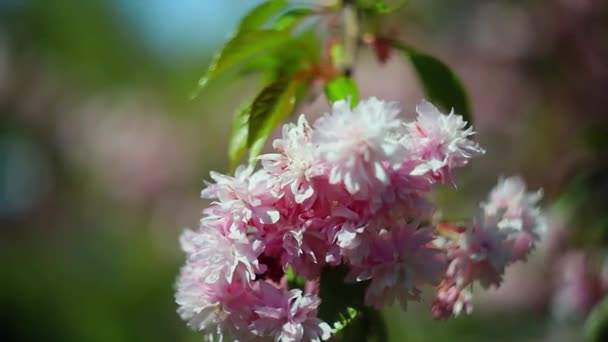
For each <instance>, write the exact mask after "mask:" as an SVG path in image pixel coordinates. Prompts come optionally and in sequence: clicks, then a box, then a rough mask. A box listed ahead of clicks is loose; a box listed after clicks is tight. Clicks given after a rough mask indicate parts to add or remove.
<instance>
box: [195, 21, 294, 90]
mask: <svg viewBox="0 0 608 342" xmlns="http://www.w3.org/2000/svg"><path fill="white" fill-rule="evenodd" d="M290 39H291V37H290V35H289V34H287V33H285V32H280V31H276V30H261V31H251V32H243V33H241V34H238V35H236V36H235V37H233V38H232V39H230V40H229V41H228V43H226V45H225V46H224V48H223V49H222V51H221V52H220V53H218V54H217V55H216V56H215V58H214V59H213V62H212V63H211V65H210V66H209V69H208V70H207V73H206V74H205V76H203V77H202V78H201V80H200V81H199V90H200V89H202V88H203V87H205V86H206V85H207V84H208V82H209V81H211V80H213V79H215V78H216V77H218V76H219V75H221V74H223V73H225V72H228V71H230V70H232V69H234V68H237V67H240V66H242V65H243V64H246V63H247V62H251V61H252V60H254V58H255V57H257V56H260V55H262V54H268V53H270V52H271V51H273V50H274V49H276V48H277V47H279V46H281V45H282V44H285V43H286V42H288V41H289V40H290Z"/></svg>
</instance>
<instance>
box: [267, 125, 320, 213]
mask: <svg viewBox="0 0 608 342" xmlns="http://www.w3.org/2000/svg"><path fill="white" fill-rule="evenodd" d="M311 135H312V129H311V128H310V125H309V124H308V121H306V117H304V115H300V117H299V118H298V123H297V125H294V124H286V125H284V126H283V137H282V139H276V140H275V141H274V142H273V144H272V146H273V147H274V148H275V149H276V150H277V151H278V152H280V153H273V154H265V155H262V156H259V157H258V159H260V160H261V161H262V165H263V167H264V169H265V170H267V171H268V172H269V173H271V174H273V175H275V176H276V177H277V180H278V182H279V184H280V188H281V189H285V190H287V191H289V192H290V193H291V195H292V196H293V198H294V200H295V202H296V203H298V204H302V203H304V202H305V201H307V200H309V199H311V198H312V197H313V195H314V194H315V191H314V187H313V184H312V177H313V175H314V173H315V164H314V160H313V154H314V147H313V145H312V142H311Z"/></svg>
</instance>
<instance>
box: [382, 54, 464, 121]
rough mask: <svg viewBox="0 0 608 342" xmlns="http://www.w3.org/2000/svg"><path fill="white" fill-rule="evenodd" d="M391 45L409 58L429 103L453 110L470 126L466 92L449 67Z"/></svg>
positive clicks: (425, 55)
mask: <svg viewBox="0 0 608 342" xmlns="http://www.w3.org/2000/svg"><path fill="white" fill-rule="evenodd" d="M391 43H392V46H393V47H395V48H397V49H399V50H401V51H403V52H404V53H405V55H406V56H407V57H408V58H409V60H410V62H411V63H412V65H413V66H414V69H415V70H416V74H417V75H418V78H419V79H420V81H421V83H422V86H423V88H424V91H425V92H426V94H427V96H428V97H429V98H430V100H431V102H434V103H435V104H438V105H440V106H441V107H443V108H444V109H445V110H450V109H454V111H455V112H456V113H457V114H459V115H462V116H463V118H464V119H465V121H467V122H468V123H469V124H472V118H471V108H470V106H469V100H468V97H467V93H466V90H465V89H464V86H463V85H462V82H461V81H460V80H459V79H458V76H456V74H455V73H454V72H453V71H452V70H451V69H450V67H449V66H447V65H446V64H445V63H443V62H442V61H440V60H438V59H437V58H435V57H433V56H431V55H427V54H424V53H421V52H419V51H416V50H415V49H413V48H411V47H409V46H407V45H405V44H402V43H399V42H391Z"/></svg>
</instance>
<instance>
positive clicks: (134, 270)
mask: <svg viewBox="0 0 608 342" xmlns="http://www.w3.org/2000/svg"><path fill="white" fill-rule="evenodd" d="M257 3H258V1H253V0H252V1H247V0H222V1H211V0H209V1H206V0H172V1H169V0H145V1H144V0H87V1H82V0H80V1H79V0H54V1H48V0H47V1H45V0H0V120H1V121H0V260H1V261H2V264H1V268H0V270H1V271H0V322H1V323H0V340H1V341H42V340H45V341H104V342H105V341H199V340H201V339H202V337H201V336H200V335H199V334H196V333H193V332H190V331H189V330H188V329H187V327H186V325H185V324H184V322H181V321H180V319H179V317H178V316H177V314H176V313H175V309H176V305H175V304H174V302H173V285H174V280H175V277H176V275H177V271H178V269H179V267H180V265H181V263H182V262H183V257H182V255H181V253H180V251H179V247H178V244H177V237H178V236H179V234H180V232H181V230H182V229H183V228H184V227H188V226H190V227H192V226H195V225H196V224H197V221H198V219H199V216H200V212H201V210H202V209H203V207H204V205H205V203H204V202H203V201H201V200H200V199H199V198H198V194H199V191H200V189H201V188H202V186H203V180H204V179H207V178H208V176H207V175H208V171H209V170H221V171H224V170H226V168H227V164H228V158H227V155H226V150H227V143H228V141H227V140H228V137H227V136H228V131H229V126H230V120H231V118H232V112H233V110H234V104H235V103H237V102H238V101H235V100H234V99H235V98H240V97H242V96H243V93H244V92H247V90H248V89H249V88H250V87H251V84H255V82H257V81H256V80H251V79H243V80H241V82H231V83H226V84H222V85H219V86H217V87H215V88H213V89H211V90H209V91H206V92H205V93H204V94H202V95H201V96H200V97H198V98H196V99H194V100H192V99H190V95H191V94H192V91H193V90H194V89H195V88H196V83H197V81H198V78H199V77H200V75H202V74H203V73H204V71H205V69H206V67H207V65H208V63H209V61H210V58H211V56H212V55H213V52H214V51H215V50H217V49H218V48H219V47H220V46H221V44H222V43H223V42H224V41H225V39H226V37H227V35H228V34H229V32H230V31H231V30H233V29H234V27H235V25H236V23H238V20H239V19H240V17H241V16H242V15H243V14H244V13H246V11H247V10H248V9H250V8H252V7H253V6H255V5H256V4H257ZM294 3H304V4H305V5H307V6H311V5H312V6H314V1H312V0H310V1H296V2H294ZM385 24H386V26H387V29H389V30H391V31H397V30H398V31H399V32H400V37H402V38H403V39H404V40H406V41H408V42H411V43H414V44H416V45H417V46H420V47H422V48H424V49H426V50H427V51H430V52H433V53H435V54H436V55H437V56H439V57H441V58H442V59H443V60H445V61H446V62H447V64H449V65H450V66H451V67H453V68H454V69H455V70H456V72H457V73H458V74H459V75H460V76H461V77H462V79H463V81H464V84H465V86H466V88H467V89H468V91H469V95H470V97H471V100H472V104H473V110H474V113H473V114H474V120H475V130H476V131H477V132H478V134H477V139H478V140H479V142H480V143H481V144H482V146H484V147H485V148H486V149H487V154H486V156H484V157H483V158H480V159H479V160H476V161H474V162H473V163H472V165H471V166H470V167H468V168H467V169H465V170H463V171H462V172H461V173H460V174H459V183H458V184H459V185H458V188H457V189H454V188H451V187H446V188H445V189H442V190H440V191H438V192H437V193H436V194H435V198H436V201H437V202H438V203H439V204H440V208H441V209H442V214H443V215H444V216H445V217H450V218H458V219H461V218H463V217H468V216H470V215H471V214H472V213H473V210H474V209H475V206H476V203H477V202H479V201H480V200H482V199H483V198H484V196H485V193H486V192H487V191H488V190H489V189H490V188H491V186H492V185H493V184H494V183H495V182H496V178H497V176H499V175H511V174H514V173H519V174H522V175H523V176H524V177H525V178H526V179H527V180H528V182H529V184H530V186H531V188H532V189H536V188H541V187H542V188H544V189H545V200H544V202H543V205H544V206H545V208H547V213H548V216H549V218H550V220H549V228H548V231H547V233H546V236H545V237H544V240H545V242H544V243H543V246H541V248H540V250H539V251H538V252H537V253H536V254H535V255H534V256H533V257H532V258H531V260H530V261H529V263H528V264H527V265H523V266H517V267H513V269H511V270H509V272H508V274H507V279H506V282H505V284H504V286H503V287H502V288H501V289H500V290H498V291H497V290H491V291H487V292H486V291H481V290H480V289H479V290H478V291H476V295H477V299H478V301H477V302H476V311H475V312H474V314H473V315H472V316H471V317H468V318H466V317H465V318H458V319H456V320H453V321H450V322H434V321H432V320H431V318H430V317H431V315H430V310H428V307H429V305H430V303H429V300H427V301H426V303H422V304H423V305H414V306H412V307H411V308H410V310H409V311H408V312H407V313H401V312H400V311H399V310H397V309H390V310H387V312H386V315H385V316H386V317H387V321H388V323H389V325H388V328H389V336H390V337H391V340H394V341H444V340H448V339H449V340H453V341H488V340H492V341H579V340H581V339H582V337H581V336H582V335H581V326H582V322H583V321H584V319H585V317H586V315H587V314H588V312H589V311H590V310H591V308H592V307H593V306H594V305H595V303H597V302H598V301H599V300H600V299H601V298H602V297H603V295H604V293H605V291H606V290H608V287H607V286H606V285H608V272H607V271H608V267H606V266H605V265H604V264H605V263H604V254H605V249H604V248H605V246H606V245H607V244H608V243H607V242H608V230H607V229H606V225H607V222H608V215H607V213H608V211H606V210H605V209H606V203H607V200H608V176H607V175H606V172H605V171H606V170H608V167H607V163H606V158H605V156H606V151H607V146H608V123H607V121H608V39H606V37H608V4H607V3H606V2H605V1H602V0H551V1H550V0H546V1H541V0H538V1H507V0H496V1H492V0H449V1H448V0H411V1H409V4H408V5H407V6H406V7H405V8H404V9H403V10H402V11H399V12H398V13H396V14H394V15H391V16H390V17H389V18H388V19H387V20H386V23H385ZM354 75H355V78H356V79H357V81H358V82H359V84H360V88H361V92H362V94H363V96H372V95H374V96H379V97H383V98H386V99H390V100H396V101H400V102H401V103H402V105H403V108H404V112H405V115H412V114H413V109H414V106H415V104H416V103H417V102H418V101H419V100H420V99H421V98H422V97H423V93H422V91H421V90H420V88H419V86H418V85H417V83H416V82H415V78H414V77H413V75H412V71H411V70H410V69H409V67H408V65H406V64H405V63H404V62H403V61H402V60H400V59H399V58H396V57H392V58H391V59H389V61H388V63H387V64H386V65H379V64H378V63H377V62H376V61H375V60H374V59H373V57H372V53H371V52H370V51H366V50H365V49H363V50H362V51H360V54H359V56H358V62H357V66H356V68H355V74H354ZM325 108H327V104H326V103H325V100H324V99H323V98H319V99H316V100H314V101H312V102H311V103H307V104H304V106H303V107H302V108H301V109H300V110H301V111H303V112H306V113H307V114H309V115H311V116H315V115H319V114H321V113H322V112H323V110H324V109H325ZM573 255H574V256H573ZM577 255H579V256H580V255H583V256H584V259H585V262H583V265H584V266H585V267H588V268H589V270H587V269H585V272H583V273H584V274H582V275H580V276H579V277H578V278H576V282H575V284H574V285H573V282H572V281H571V280H568V281H566V283H564V281H563V279H562V278H563V274H564V272H567V273H568V272H573V273H576V272H574V271H576V270H578V271H580V267H576V266H572V265H571V264H573V263H572V262H571V263H568V260H571V259H576V257H577ZM569 258H570V259H569ZM564 260H565V261H564ZM576 260H578V259H576ZM564 265H566V266H564ZM564 267H566V268H564ZM567 267H570V269H568V268H567ZM564 270H565V271H564ZM602 270H603V271H602ZM568 274H570V273H568ZM577 274H578V273H577Z"/></svg>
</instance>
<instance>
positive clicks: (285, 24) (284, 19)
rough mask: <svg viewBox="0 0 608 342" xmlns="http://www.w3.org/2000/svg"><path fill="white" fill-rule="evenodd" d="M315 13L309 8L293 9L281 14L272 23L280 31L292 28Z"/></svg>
mask: <svg viewBox="0 0 608 342" xmlns="http://www.w3.org/2000/svg"><path fill="white" fill-rule="evenodd" d="M313 13H314V11H313V10H311V9H309V8H294V9H291V10H289V11H287V12H285V13H283V14H282V15H280V16H279V17H278V18H277V20H276V21H275V22H274V24H273V25H272V28H274V29H275V30H279V31H283V30H291V29H292V28H293V27H295V26H297V25H298V24H299V23H301V22H302V21H303V20H304V19H306V18H307V17H308V16H310V15H311V14H313Z"/></svg>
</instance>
